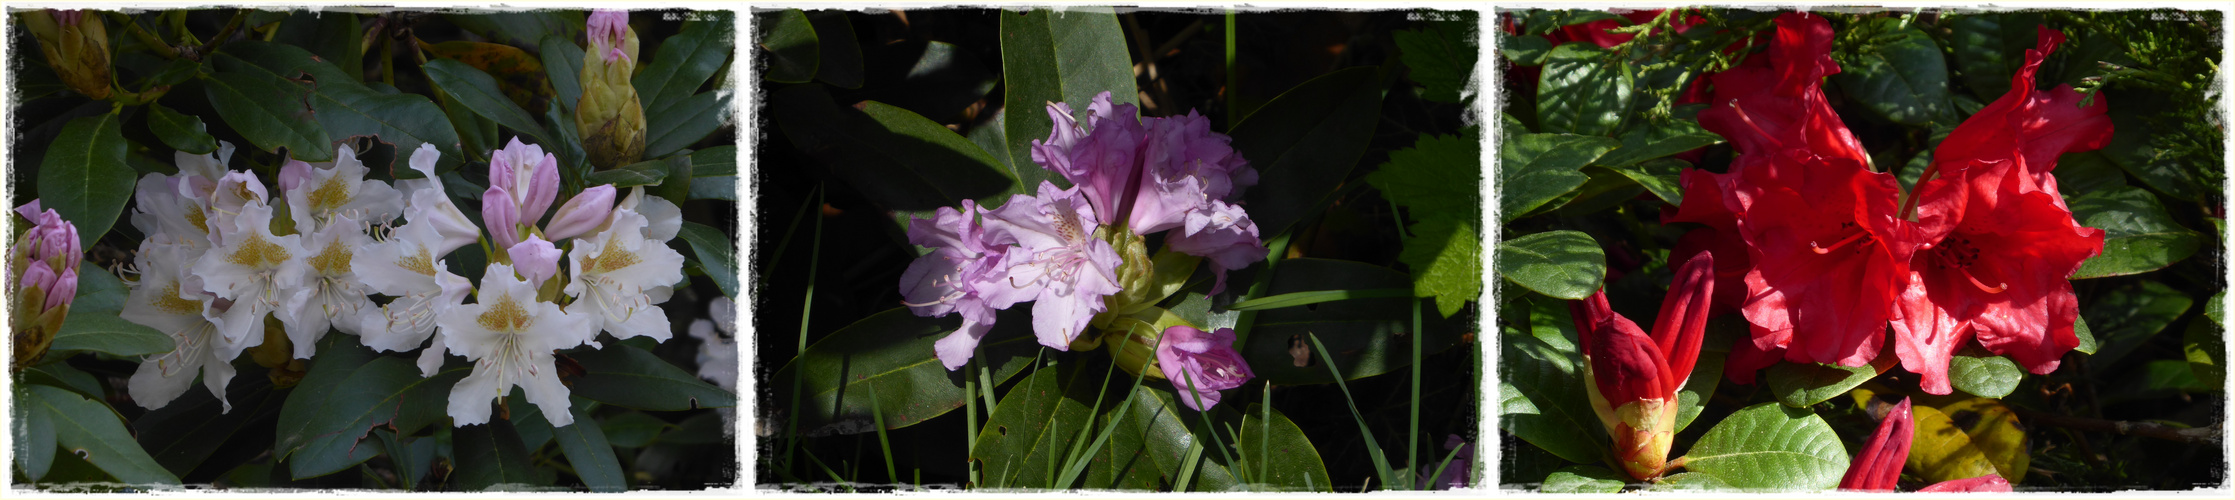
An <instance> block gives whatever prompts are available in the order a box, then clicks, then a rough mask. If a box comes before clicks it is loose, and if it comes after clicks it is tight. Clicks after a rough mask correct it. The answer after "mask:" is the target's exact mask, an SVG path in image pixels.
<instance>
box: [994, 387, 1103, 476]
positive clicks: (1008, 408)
mask: <svg viewBox="0 0 2235 500" xmlns="http://www.w3.org/2000/svg"><path fill="white" fill-rule="evenodd" d="M1078 371H1082V370H1078V369H1074V368H1071V365H1061V368H1058V367H1042V368H1040V369H1039V370H1037V371H1034V372H1033V373H1032V375H1030V376H1027V377H1025V379H1024V381H1023V382H1019V383H1018V384H1017V386H1016V388H1015V389H1012V390H1010V392H1009V396H1008V397H1006V398H1002V402H1001V405H1000V407H999V408H997V409H995V410H994V411H993V414H992V415H991V416H988V417H987V418H986V425H985V427H984V429H982V430H980V431H979V432H978V440H977V441H976V442H975V443H974V444H972V445H971V446H970V458H971V459H972V460H975V461H977V462H978V463H980V464H981V467H982V468H981V469H980V470H983V471H985V476H984V482H983V483H982V484H984V485H987V486H992V487H995V488H1051V487H1059V486H1055V485H1050V484H1048V478H1049V477H1050V476H1053V475H1054V469H1055V468H1056V467H1059V466H1061V463H1060V461H1061V460H1062V458H1060V457H1062V456H1063V453H1064V452H1065V450H1068V449H1069V448H1068V446H1069V445H1070V444H1071V440H1072V437H1073V436H1074V435H1075V434H1077V433H1078V431H1079V429H1080V428H1082V427H1084V426H1086V425H1090V423H1091V422H1093V419H1092V418H1090V415H1089V414H1088V409H1087V406H1086V405H1087V403H1086V402H1087V401H1092V400H1093V399H1094V391H1095V389H1098V388H1099V382H1098V381H1097V380H1095V379H1094V377H1092V376H1089V375H1082V374H1078V373H1065V372H1078ZM1099 371H1100V370H1097V372H1099Z"/></svg>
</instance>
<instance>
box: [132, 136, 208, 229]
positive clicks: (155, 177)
mask: <svg viewBox="0 0 2235 500" xmlns="http://www.w3.org/2000/svg"><path fill="white" fill-rule="evenodd" d="M232 157H233V144H232V143H229V142H223V141H220V142H218V143H217V153H215V154H207V155H194V154H187V153H184V152H180V153H176V154H175V155H174V156H173V161H174V162H175V163H177V164H178V169H179V173H178V174H176V175H164V174H147V175H145V176H141V177H140V181H139V185H138V186H137V187H136V188H135V192H134V193H133V201H132V204H133V212H132V227H134V228H137V229H139V230H140V232H141V233H143V234H146V235H148V239H150V240H155V241H157V242H159V243H179V244H184V245H189V246H193V247H195V248H209V246H210V239H209V233H210V228H209V221H208V215H209V213H208V209H209V202H210V193H211V192H212V191H215V190H216V189H217V180H218V179H221V178H224V177H225V161H226V160H228V159H231V158H232Z"/></svg>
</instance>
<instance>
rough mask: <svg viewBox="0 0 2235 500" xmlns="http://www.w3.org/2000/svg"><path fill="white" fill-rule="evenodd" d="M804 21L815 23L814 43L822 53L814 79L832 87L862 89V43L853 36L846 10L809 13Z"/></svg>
mask: <svg viewBox="0 0 2235 500" xmlns="http://www.w3.org/2000/svg"><path fill="white" fill-rule="evenodd" d="M807 21H808V22H811V23H814V25H815V26H814V27H815V34H816V36H815V38H816V43H817V44H819V45H820V46H821V50H820V52H821V53H822V57H821V61H822V62H821V63H820V64H817V65H816V69H815V79H816V80H821V81H822V82H823V83H828V84H830V86H832V87H838V88H844V89H858V88H861V82H862V77H863V74H862V66H861V42H859V41H856V40H855V39H854V23H853V21H849V20H847V19H846V11H843V10H818V11H814V12H809V13H807Z"/></svg>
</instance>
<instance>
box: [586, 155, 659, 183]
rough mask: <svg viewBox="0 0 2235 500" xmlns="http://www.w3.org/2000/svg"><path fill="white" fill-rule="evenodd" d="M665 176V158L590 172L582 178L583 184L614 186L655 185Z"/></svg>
mask: <svg viewBox="0 0 2235 500" xmlns="http://www.w3.org/2000/svg"><path fill="white" fill-rule="evenodd" d="M666 178H667V160H665V159H659V160H645V161H640V162H636V163H631V164H629V165H627V166H623V167H621V168H616V169H612V170H601V171H597V172H592V173H590V175H589V176H588V177H583V178H582V184H583V185H585V186H598V185H605V184H612V185H613V187H615V188H625V187H629V186H657V185H659V184H660V180H661V179H666Z"/></svg>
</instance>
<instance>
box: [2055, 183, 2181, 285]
mask: <svg viewBox="0 0 2235 500" xmlns="http://www.w3.org/2000/svg"><path fill="white" fill-rule="evenodd" d="M2067 203H2068V204H2069V205H2070V206H2071V208H2072V218H2073V219H2074V220H2078V221H2080V225H2082V226H2088V227H2095V228H2102V229H2103V253H2102V254H2101V255H2097V256H2095V257H2093V258H2089V259H2088V260H2087V261H2086V262H2082V263H2080V269H2079V270H2078V271H2074V272H2073V273H2072V279H2086V278H2101V277H2105V276H2123V275H2128V274H2136V273H2144V272H2149V271H2155V270H2158V269H2163V268H2165V267H2166V266H2170V265H2173V263H2175V262H2180V261H2181V259H2186V258H2188V257H2189V256H2190V255H2194V254H2195V253H2196V250H2197V248H2198V247H2199V246H2201V245H2202V244H2203V242H2202V240H2203V235H2201V234H2198V233H2197V232H2196V231H2193V230H2190V229H2188V228H2185V227H2181V225H2180V223H2178V222H2174V220H2173V216H2172V214H2169V213H2167V212H2166V211H2165V206H2164V205H2163V204H2160V203H2158V200H2157V196H2156V195H2152V194H2150V193H2149V192H2148V191H2143V190H2142V189H2140V188H2135V187H2125V188H2114V189H2105V190H2101V191H2095V192H2091V193H2087V194H2083V195H2079V196H2074V197H2070V198H2067Z"/></svg>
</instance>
